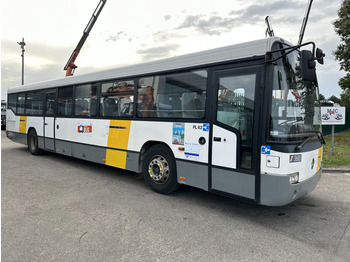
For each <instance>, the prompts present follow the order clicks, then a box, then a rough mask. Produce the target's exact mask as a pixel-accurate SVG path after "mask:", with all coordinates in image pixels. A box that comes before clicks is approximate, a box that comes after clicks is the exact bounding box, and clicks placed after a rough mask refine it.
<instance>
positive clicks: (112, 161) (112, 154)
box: [106, 149, 126, 169]
mask: <svg viewBox="0 0 350 262" xmlns="http://www.w3.org/2000/svg"><path fill="white" fill-rule="evenodd" d="M125 164H126V152H125V151H119V150H113V149H107V152H106V165H108V166H114V167H118V168H122V169H125Z"/></svg>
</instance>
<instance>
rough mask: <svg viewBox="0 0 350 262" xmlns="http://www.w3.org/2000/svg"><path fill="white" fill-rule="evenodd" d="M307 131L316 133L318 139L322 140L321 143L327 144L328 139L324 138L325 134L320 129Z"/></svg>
mask: <svg viewBox="0 0 350 262" xmlns="http://www.w3.org/2000/svg"><path fill="white" fill-rule="evenodd" d="M305 133H314V134H316V135H317V138H318V140H320V142H321V144H326V141H325V140H324V138H323V135H322V133H321V132H320V131H316V130H309V131H306V132H305Z"/></svg>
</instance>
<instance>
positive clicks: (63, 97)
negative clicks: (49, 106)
mask: <svg viewBox="0 0 350 262" xmlns="http://www.w3.org/2000/svg"><path fill="white" fill-rule="evenodd" d="M72 101H73V87H64V88H60V89H58V115H59V116H71V115H72Z"/></svg>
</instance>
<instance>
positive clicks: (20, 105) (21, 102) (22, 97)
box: [17, 93, 26, 115]
mask: <svg viewBox="0 0 350 262" xmlns="http://www.w3.org/2000/svg"><path fill="white" fill-rule="evenodd" d="M25 101H26V94H25V93H21V94H18V96H17V114H20V115H23V114H24V108H25Z"/></svg>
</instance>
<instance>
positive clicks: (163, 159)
mask: <svg viewBox="0 0 350 262" xmlns="http://www.w3.org/2000/svg"><path fill="white" fill-rule="evenodd" d="M142 172H143V176H144V179H145V181H146V182H147V183H148V184H149V185H150V187H151V188H152V189H153V190H154V191H155V192H157V193H161V194H170V193H172V192H174V191H175V190H177V189H178V188H179V186H180V185H179V184H178V183H177V174H176V163H175V159H174V157H173V155H172V153H171V152H170V151H169V149H167V148H166V147H165V146H163V145H155V146H152V147H151V148H149V149H148V150H147V152H146V154H145V157H144V159H143V163H142Z"/></svg>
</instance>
